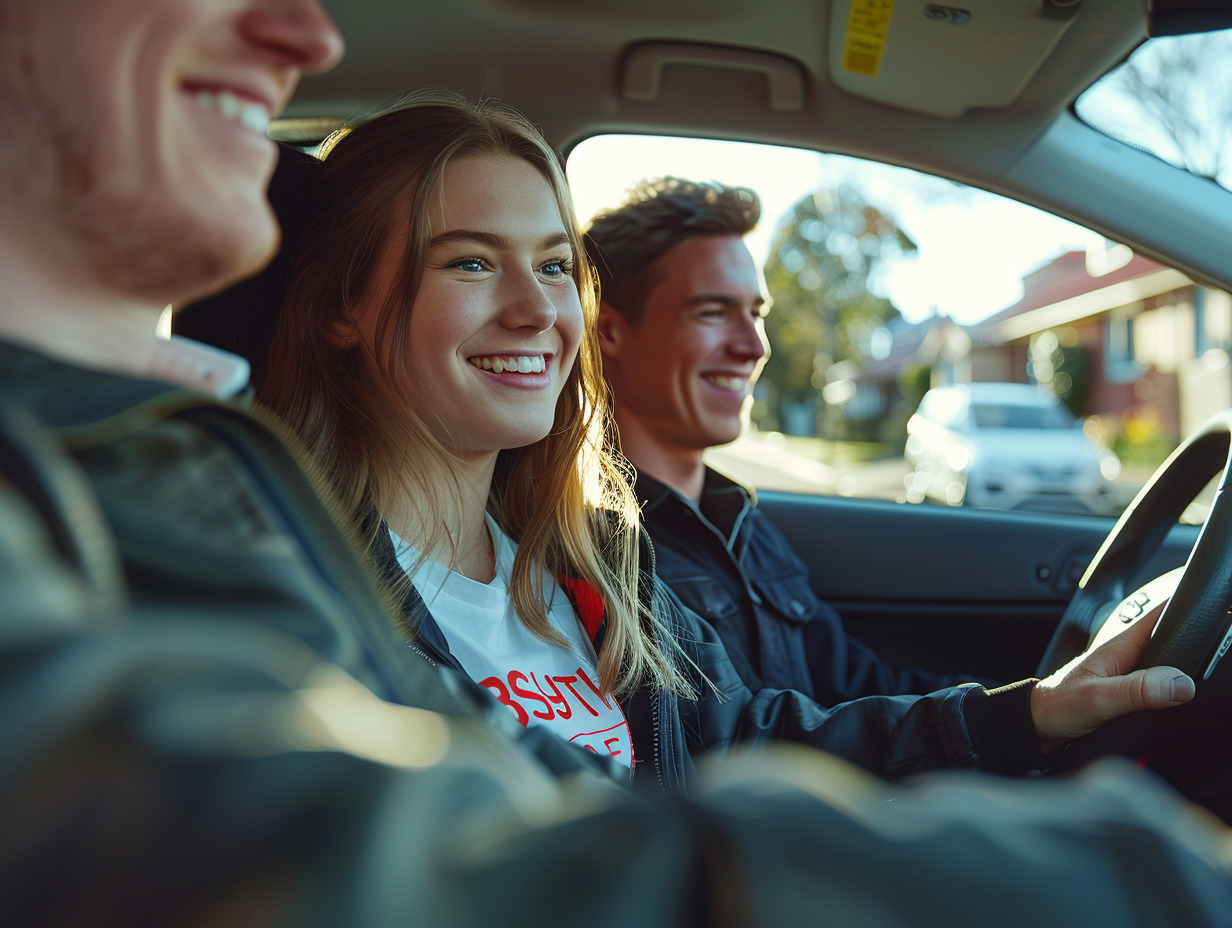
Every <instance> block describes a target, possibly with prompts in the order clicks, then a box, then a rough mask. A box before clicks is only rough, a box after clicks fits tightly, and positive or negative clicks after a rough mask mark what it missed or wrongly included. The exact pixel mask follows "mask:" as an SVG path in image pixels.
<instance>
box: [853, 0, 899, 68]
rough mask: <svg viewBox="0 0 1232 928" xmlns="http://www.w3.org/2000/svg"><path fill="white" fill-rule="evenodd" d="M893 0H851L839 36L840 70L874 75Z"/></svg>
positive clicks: (883, 46) (883, 43)
mask: <svg viewBox="0 0 1232 928" xmlns="http://www.w3.org/2000/svg"><path fill="white" fill-rule="evenodd" d="M893 12H894V0H851V15H850V16H848V17H847V36H846V38H844V40H843V70H844V71H851V72H852V73H853V74H863V75H865V76H867V77H876V76H877V72H878V71H880V70H881V53H882V52H884V51H885V43H886V36H887V35H888V34H889V32H890V14H891V13H893Z"/></svg>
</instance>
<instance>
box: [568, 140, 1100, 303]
mask: <svg viewBox="0 0 1232 928" xmlns="http://www.w3.org/2000/svg"><path fill="white" fill-rule="evenodd" d="M568 172H569V181H570V186H571V187H572V189H573V197H574V202H575V205H576V208H577V213H578V216H579V218H580V219H581V221H582V222H583V224H585V223H586V222H587V221H588V220H589V219H590V217H591V216H593V215H594V214H595V213H596V212H598V211H599V210H600V209H603V208H606V207H610V206H614V205H618V204H619V203H620V201H621V200H622V199H623V198H624V196H625V193H626V191H628V190H629V189H630V188H631V187H633V186H634V185H635V184H637V183H638V182H639V181H640V180H642V179H643V178H647V177H657V176H661V175H664V174H676V175H678V176H681V177H687V178H689V179H692V180H717V181H720V182H722V183H726V184H735V185H741V186H746V187H751V188H752V189H753V190H755V191H756V192H757V194H758V195H759V196H760V197H761V200H762V221H761V223H760V224H759V225H758V227H757V229H756V230H754V232H753V233H752V234H751V235H750V236H749V238H748V244H749V248H750V250H751V251H752V252H753V256H754V257H755V258H756V259H757V260H758V261H764V260H765V258H766V254H767V251H768V250H769V247H770V242H771V237H772V235H773V233H774V229H775V227H776V225H777V224H778V221H779V219H780V217H781V216H782V215H783V214H784V213H786V212H787V210H789V209H790V208H791V206H792V204H793V203H795V202H796V201H797V200H799V199H800V197H802V196H804V195H805V194H807V193H811V192H812V191H813V190H815V189H817V188H818V187H820V186H823V184H825V183H827V182H832V181H833V180H834V179H835V178H840V177H841V178H845V179H850V180H851V181H852V182H854V183H857V184H859V186H860V187H861V188H862V189H863V190H864V192H865V194H866V196H867V197H868V199H869V200H870V202H871V203H872V204H873V205H874V206H876V207H878V208H879V209H880V210H881V211H882V212H885V213H887V214H889V215H890V216H892V217H893V218H894V220H895V221H896V222H897V224H898V225H899V227H900V228H901V229H902V230H903V231H904V232H906V234H907V235H908V236H909V237H910V238H911V239H912V240H913V241H914V242H915V243H916V245H917V247H918V249H919V250H918V252H917V253H916V254H915V255H914V256H910V257H907V258H905V259H903V260H902V261H900V262H898V263H897V264H896V265H895V266H894V267H893V268H892V269H891V270H890V272H889V273H888V274H887V275H886V278H885V280H884V282H883V283H882V289H884V291H885V293H884V294H883V295H885V296H888V297H889V298H890V299H891V300H892V301H893V302H894V305H895V306H897V307H898V309H899V311H900V312H901V313H902V314H903V316H904V318H906V319H907V320H908V321H912V322H915V321H919V320H921V319H924V318H927V317H928V316H930V315H931V314H932V313H933V312H939V313H941V314H943V315H948V316H950V317H951V318H953V319H954V320H955V321H957V322H959V323H962V324H964V325H966V324H970V323H973V322H978V321H980V320H981V319H984V318H986V317H988V316H990V315H992V314H993V313H995V312H997V311H999V310H1001V309H1004V308H1005V307H1007V306H1009V305H1011V304H1013V303H1015V302H1016V301H1017V300H1018V299H1019V298H1020V297H1021V295H1022V287H1021V280H1022V277H1023V276H1024V275H1026V274H1027V273H1029V272H1030V271H1032V270H1035V269H1036V268H1038V267H1039V266H1040V265H1042V264H1044V263H1046V262H1048V261H1050V260H1052V259H1053V258H1055V257H1057V256H1058V255H1060V254H1063V253H1064V252H1066V251H1071V250H1083V249H1085V248H1087V247H1099V246H1100V245H1101V244H1102V242H1103V239H1102V238H1101V237H1100V236H1099V235H1097V234H1096V233H1094V232H1090V231H1088V230H1086V229H1082V228H1081V227H1079V226H1076V225H1074V224H1073V223H1070V222H1067V221H1065V220H1063V219H1058V218H1056V217H1054V216H1051V215H1049V214H1047V213H1044V212H1041V211H1040V210H1037V209H1034V208H1032V207H1028V206H1024V205H1022V204H1020V203H1015V202H1013V201H1011V200H1007V199H1005V198H1003V197H997V196H994V195H992V194H989V193H985V192H983V191H979V190H974V189H970V188H963V187H960V186H959V185H956V184H953V183H950V182H949V181H943V180H939V179H936V178H930V177H927V176H925V175H920V174H917V173H916V172H914V171H908V170H905V169H903V168H892V167H888V166H885V165H879V164H875V163H873V162H862V161H859V160H857V159H852V158H844V157H840V156H837V155H819V154H817V153H816V152H807V151H802V150H799V149H788V148H776V147H773V146H763V145H753V144H747V143H739V142H712V141H705V140H697V139H669V138H655V137H648V136H603V137H598V138H594V139H589V140H587V141H585V142H583V143H582V144H581V145H579V146H578V147H577V148H576V149H574V151H573V152H572V153H571V154H570V156H569V167H568Z"/></svg>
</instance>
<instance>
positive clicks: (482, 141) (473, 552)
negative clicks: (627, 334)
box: [261, 91, 688, 695]
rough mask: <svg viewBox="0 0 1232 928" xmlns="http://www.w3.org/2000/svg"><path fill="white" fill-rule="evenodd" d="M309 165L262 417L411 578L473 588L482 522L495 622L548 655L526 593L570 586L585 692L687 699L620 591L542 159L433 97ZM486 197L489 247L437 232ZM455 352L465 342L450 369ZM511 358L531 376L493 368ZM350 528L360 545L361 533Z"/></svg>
mask: <svg viewBox="0 0 1232 928" xmlns="http://www.w3.org/2000/svg"><path fill="white" fill-rule="evenodd" d="M323 151H324V155H325V162H324V165H323V166H322V170H321V178H320V182H319V185H318V189H319V195H320V202H319V204H318V206H319V213H318V220H317V222H316V223H315V225H314V227H315V230H316V231H315V234H314V231H313V229H309V230H307V231H306V234H305V236H304V245H303V247H302V248H301V252H300V255H299V260H298V261H297V263H296V269H297V270H296V272H295V274H294V276H293V280H292V284H291V287H290V289H289V291H288V295H287V299H286V303H285V306H286V307H289V308H291V309H292V310H293V311H284V312H283V313H282V314H281V316H280V321H279V328H278V331H277V334H276V336H275V339H274V343H273V346H272V348H271V355H270V361H269V364H268V366H267V368H266V371H265V375H264V377H263V378H262V384H261V396H262V399H264V400H265V401H266V402H267V403H269V404H270V405H271V406H273V407H274V408H275V409H276V410H278V411H279V412H280V413H281V414H282V415H283V417H284V418H285V419H286V420H287V421H288V422H289V424H291V425H292V427H293V428H295V429H296V431H298V432H299V433H300V435H301V436H302V437H303V438H304V439H305V440H306V441H307V443H308V446H309V449H310V450H311V451H312V452H313V454H314V456H315V457H316V459H317V460H318V462H319V463H321V464H322V465H323V467H324V469H325V472H326V473H327V474H328V475H329V476H330V479H331V481H332V483H333V485H334V488H335V490H336V491H337V493H338V495H339V497H340V499H341V500H342V503H343V505H344V506H345V507H346V508H347V509H348V511H350V512H351V513H355V514H360V515H367V514H368V513H369V512H371V511H376V512H379V513H380V515H381V516H382V518H383V519H384V520H386V522H387V523H388V524H389V526H390V527H391V528H392V529H393V531H394V532H395V533H396V534H397V535H399V536H400V537H401V538H402V539H405V540H406V541H408V542H410V543H411V544H413V545H414V547H415V548H416V549H417V550H418V552H419V554H420V555H421V557H422V558H424V559H435V560H436V561H438V562H441V563H444V564H446V565H448V566H451V567H452V568H454V569H455V570H458V571H460V572H461V573H463V574H464V575H465V576H468V577H470V578H471V579H473V580H476V581H479V582H486V581H489V580H491V579H492V575H493V573H494V570H495V559H494V550H493V548H494V545H493V541H492V539H491V538H490V537H489V532H488V528H487V526H486V524H485V519H484V515H485V514H490V515H491V517H492V519H493V520H494V521H495V523H496V524H497V525H498V526H499V527H500V529H501V530H502V531H503V532H504V533H506V534H507V535H508V536H509V537H510V538H513V539H516V540H517V554H516V557H515V558H514V561H513V565H512V575H511V577H510V578H509V594H510V597H511V599H512V601H513V604H514V608H515V610H516V614H517V617H518V619H520V620H521V622H522V623H524V624H525V626H526V628H527V629H529V630H530V631H531V632H532V633H533V634H534V635H536V636H538V637H539V638H541V639H542V640H543V641H544V642H547V643H551V644H553V645H555V646H559V647H568V646H569V642H568V641H567V639H566V638H565V636H562V635H561V633H560V632H559V631H558V630H557V628H556V627H555V626H553V624H552V623H551V621H550V620H549V616H548V609H547V606H546V603H547V602H548V600H549V599H550V596H549V594H550V591H548V590H546V589H545V588H544V587H545V584H546V583H547V582H548V581H550V579H551V578H552V577H562V578H577V579H579V580H582V581H584V582H585V584H586V585H587V586H588V587H590V588H592V589H593V590H595V591H596V592H597V593H598V595H599V597H600V598H601V599H602V602H603V604H604V607H605V620H606V638H605V641H604V646H603V648H602V650H601V652H600V653H599V655H598V660H597V668H596V669H597V677H598V679H597V681H596V682H597V683H598V684H599V686H600V687H601V688H602V689H603V691H604V692H606V693H614V694H617V695H620V694H624V693H628V692H630V691H632V689H633V688H634V687H635V686H636V685H637V684H638V683H639V682H641V681H643V680H647V679H648V680H652V681H654V682H655V683H656V684H657V685H659V686H662V687H666V688H668V689H672V690H677V691H687V689H688V684H687V683H686V682H685V680H684V678H683V677H682V676H681V674H680V673H679V671H678V670H677V667H676V663H675V661H674V660H673V659H672V658H671V657H670V656H669V653H668V652H669V650H670V649H665V648H664V647H663V646H662V645H661V644H660V643H659V642H660V640H667V641H670V637H665V636H664V635H663V633H662V632H661V631H656V628H657V627H658V626H660V624H661V623H660V620H659V619H658V618H657V617H656V615H655V614H654V613H653V612H652V611H651V610H649V609H647V608H646V606H645V605H643V604H641V603H639V600H638V598H637V595H636V592H635V591H636V590H637V587H638V532H637V513H636V504H635V502H634V499H633V497H632V494H631V492H630V491H629V489H628V484H627V481H626V479H625V476H624V473H623V471H622V469H621V465H620V464H618V463H617V460H616V458H614V457H613V455H612V454H611V453H610V451H609V450H608V447H607V445H606V441H605V433H606V431H607V429H608V423H607V404H606V402H605V401H604V398H603V390H604V389H605V388H604V384H603V380H602V374H601V370H600V367H599V364H600V361H599V353H598V349H597V345H596V343H595V340H594V326H593V321H594V318H595V314H596V312H597V303H596V299H595V294H594V284H593V277H592V274H591V270H590V267H589V266H588V264H587V263H586V261H584V260H581V259H580V256H581V255H582V249H581V238H580V233H579V231H578V229H577V226H576V224H575V222H574V221H573V220H572V216H573V209H572V203H571V201H570V198H569V193H568V187H567V185H566V183H565V180H564V176H563V174H562V172H561V170H560V166H559V163H558V161H557V159H556V156H555V154H554V153H553V152H552V150H551V149H550V148H549V147H548V146H547V145H546V143H544V142H543V140H542V138H541V136H540V135H539V133H538V132H537V131H536V130H535V129H534V127H533V126H531V125H530V124H529V123H528V122H527V121H526V120H525V119H524V118H523V117H521V116H520V115H519V114H517V113H515V112H513V111H512V110H509V109H507V108H505V107H503V106H500V105H497V104H495V103H487V104H478V105H471V104H469V103H467V102H466V101H464V100H462V99H460V98H458V97H456V96H453V95H451V94H447V93H444V92H436V91H429V92H421V93H419V94H416V95H412V96H410V97H408V98H407V99H406V100H405V101H404V102H403V103H402V105H401V106H399V107H398V108H397V109H395V110H393V111H391V112H389V113H386V114H385V115H383V116H382V117H379V118H377V119H374V120H372V121H370V122H367V123H364V124H363V125H362V126H360V127H359V128H358V129H355V130H353V131H349V132H344V133H340V134H339V135H338V136H336V137H335V138H333V139H331V140H330V141H329V142H328V143H327V144H326V145H325V146H324V148H323ZM450 181H454V182H455V184H456V187H457V189H456V190H452V189H451V190H450V193H451V194H453V195H451V196H450V197H449V198H448V199H444V198H443V194H444V192H445V188H446V186H447V185H449V183H450ZM487 184H492V185H495V186H501V185H504V186H506V187H508V188H512V191H513V192H514V193H517V192H518V190H519V189H520V190H521V191H522V192H521V196H520V199H521V201H522V202H519V203H516V204H511V210H513V212H510V211H506V212H505V214H504V215H503V217H501V219H502V222H501V228H499V229H497V228H494V227H492V223H491V222H487V221H485V219H484V216H485V205H490V203H488V204H485V202H484V200H483V197H482V196H479V197H477V198H476V202H474V203H469V204H468V206H469V207H471V209H470V212H469V215H466V216H463V215H462V214H459V216H458V218H459V219H462V218H465V219H468V220H469V219H472V218H473V219H476V220H477V221H478V224H479V226H481V227H480V228H471V227H470V226H471V225H473V223H468V224H467V225H468V227H467V228H461V227H459V226H456V224H455V227H454V228H452V229H441V228H438V227H439V226H440V224H441V221H442V219H443V218H445V211H447V210H448V209H449V208H450V207H453V206H454V203H455V201H456V199H457V195H458V194H464V193H467V192H474V189H475V185H478V187H480V188H484V189H486V185H487ZM527 207H529V210H530V212H529V215H530V216H531V218H534V219H536V220H537V221H538V223H539V225H541V226H543V227H544V230H543V232H542V234H536V235H531V236H530V237H529V238H528V236H527V235H526V234H523V233H522V232H521V230H519V229H518V228H517V223H519V222H520V221H521V220H522V219H523V218H525V215H527V213H526V208H527ZM488 215H490V213H488ZM562 217H569V218H568V219H565V218H562ZM451 232H452V233H455V234H454V235H452V237H451V236H450V235H449V234H448V233H451ZM459 232H461V233H462V234H456V233H459ZM498 239H503V240H501V241H498ZM497 262H499V263H500V268H499V269H498V270H493V268H492V265H493V264H495V263H497ZM467 277H471V278H474V279H472V280H464V279H462V278H467ZM468 291H483V292H484V293H483V295H482V296H478V295H473V294H472V293H468ZM452 294H457V296H456V297H455V296H453V295H452ZM442 298H443V299H444V303H445V305H442V303H441V299H442ZM467 300H470V301H471V302H472V303H477V304H483V303H484V302H485V301H488V302H490V303H491V306H490V307H484V306H482V305H480V306H479V308H478V309H477V310H476V311H475V312H474V313H473V314H472V315H473V317H474V318H473V320H472V321H473V322H474V324H475V325H476V327H477V328H478V329H480V330H481V331H480V332H479V333H478V334H476V333H475V332H466V331H464V329H465V326H466V325H467V324H469V323H468V321H467V319H466V318H465V316H464V314H462V315H463V318H461V319H460V318H459V315H460V314H459V313H458V312H457V310H458V308H459V307H458V306H457V305H456V304H457V303H465V302H466V301H467ZM502 300H503V301H504V303H503V304H502V303H501V302H499V301H502ZM450 301H453V305H451V304H450ZM502 306H503V307H504V311H505V312H506V313H507V314H512V315H513V316H516V317H517V318H515V319H511V318H510V317H509V315H507V316H506V319H505V322H511V323H512V326H513V328H512V329H511V330H508V329H506V326H505V323H503V322H502V321H501V319H500V318H487V319H485V318H483V317H484V316H485V314H486V313H488V311H489V309H491V310H492V312H493V313H494V314H495V315H496V316H498V317H499V314H500V312H501V311H502ZM416 310H417V311H416ZM446 326H450V327H451V328H450V330H449V331H448V332H446V331H444V329H445V327H446ZM459 326H461V329H459ZM502 333H503V334H502ZM528 333H529V334H528ZM468 335H471V336H474V337H475V338H478V339H479V340H480V341H481V342H483V344H481V345H478V346H475V345H467V346H466V347H467V349H468V350H469V349H470V348H475V350H474V351H473V352H471V353H470V354H463V353H461V349H462V347H463V343H464V342H465V341H466V339H467V336H468ZM455 337H456V339H457V344H449V342H450V339H452V338H455ZM480 348H482V350H479V349H480ZM511 358H512V359H514V361H515V363H516V361H517V360H518V359H522V361H523V364H524V365H525V364H529V365H531V366H532V367H534V368H536V371H535V372H532V373H530V374H523V373H511V372H509V371H506V370H502V369H503V368H504V367H505V361H506V360H507V359H511ZM545 359H546V363H545ZM539 366H543V367H544V370H543V371H542V372H538V371H537V368H538V367H539ZM515 379H520V380H521V381H522V382H521V383H517V382H512V383H511V381H515ZM532 381H533V383H532ZM367 524H368V525H369V526H370V529H371V531H370V532H369V541H370V542H372V543H375V544H377V545H378V546H380V545H382V544H383V543H384V538H383V530H382V528H381V526H380V524H379V522H376V521H374V520H371V519H369V520H367Z"/></svg>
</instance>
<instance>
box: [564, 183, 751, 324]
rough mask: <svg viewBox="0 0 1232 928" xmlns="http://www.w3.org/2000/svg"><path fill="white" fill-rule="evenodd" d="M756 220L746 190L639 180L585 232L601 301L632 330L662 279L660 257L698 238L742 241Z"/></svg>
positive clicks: (718, 184) (707, 184) (714, 184)
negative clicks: (649, 297) (635, 185)
mask: <svg viewBox="0 0 1232 928" xmlns="http://www.w3.org/2000/svg"><path fill="white" fill-rule="evenodd" d="M760 217H761V202H760V201H759V200H758V198H757V194H756V193H754V192H753V191H752V190H750V189H748V188H747V187H729V186H727V185H726V184H720V183H717V182H714V181H709V182H705V181H691V180H683V179H681V178H679V177H659V178H656V179H654V180H646V181H643V182H642V183H641V184H639V185H638V186H637V187H635V188H633V190H631V191H630V193H629V196H628V198H627V199H626V200H625V202H624V203H623V204H622V205H621V206H618V207H616V208H615V209H609V210H604V211H603V212H601V213H599V214H598V215H597V216H595V218H594V219H593V220H591V223H590V228H589V229H587V231H586V247H587V251H588V252H589V253H590V257H591V259H592V260H593V261H594V262H595V266H596V269H597V271H598V277H599V285H600V290H601V293H602V298H603V300H604V302H606V303H608V304H609V305H610V306H611V307H612V308H613V309H615V310H616V311H617V312H619V313H620V314H621V315H622V316H624V317H625V319H627V320H628V321H629V323H630V324H631V325H637V324H638V323H640V322H641V321H642V315H643V313H644V312H645V309H646V299H647V297H648V296H649V295H650V291H651V290H653V289H654V288H655V285H656V284H657V283H658V282H659V281H660V280H661V279H662V275H661V273H660V269H659V260H660V259H661V258H662V257H663V256H664V255H666V254H667V253H668V252H669V251H671V250H672V249H674V248H676V247H677V246H679V245H683V244H684V243H685V242H686V241H688V240H689V239H691V238H694V237H696V236H698V235H735V236H738V237H740V238H743V237H744V236H745V235H747V234H748V233H749V232H751V231H752V230H753V227H754V226H755V225H757V220H758V219H759V218H760Z"/></svg>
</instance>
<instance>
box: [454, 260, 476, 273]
mask: <svg viewBox="0 0 1232 928" xmlns="http://www.w3.org/2000/svg"><path fill="white" fill-rule="evenodd" d="M452 267H456V268H457V269H458V270H460V271H482V270H484V264H483V261H482V260H481V259H479V258H460V259H459V260H457V261H455V262H453V264H452Z"/></svg>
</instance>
